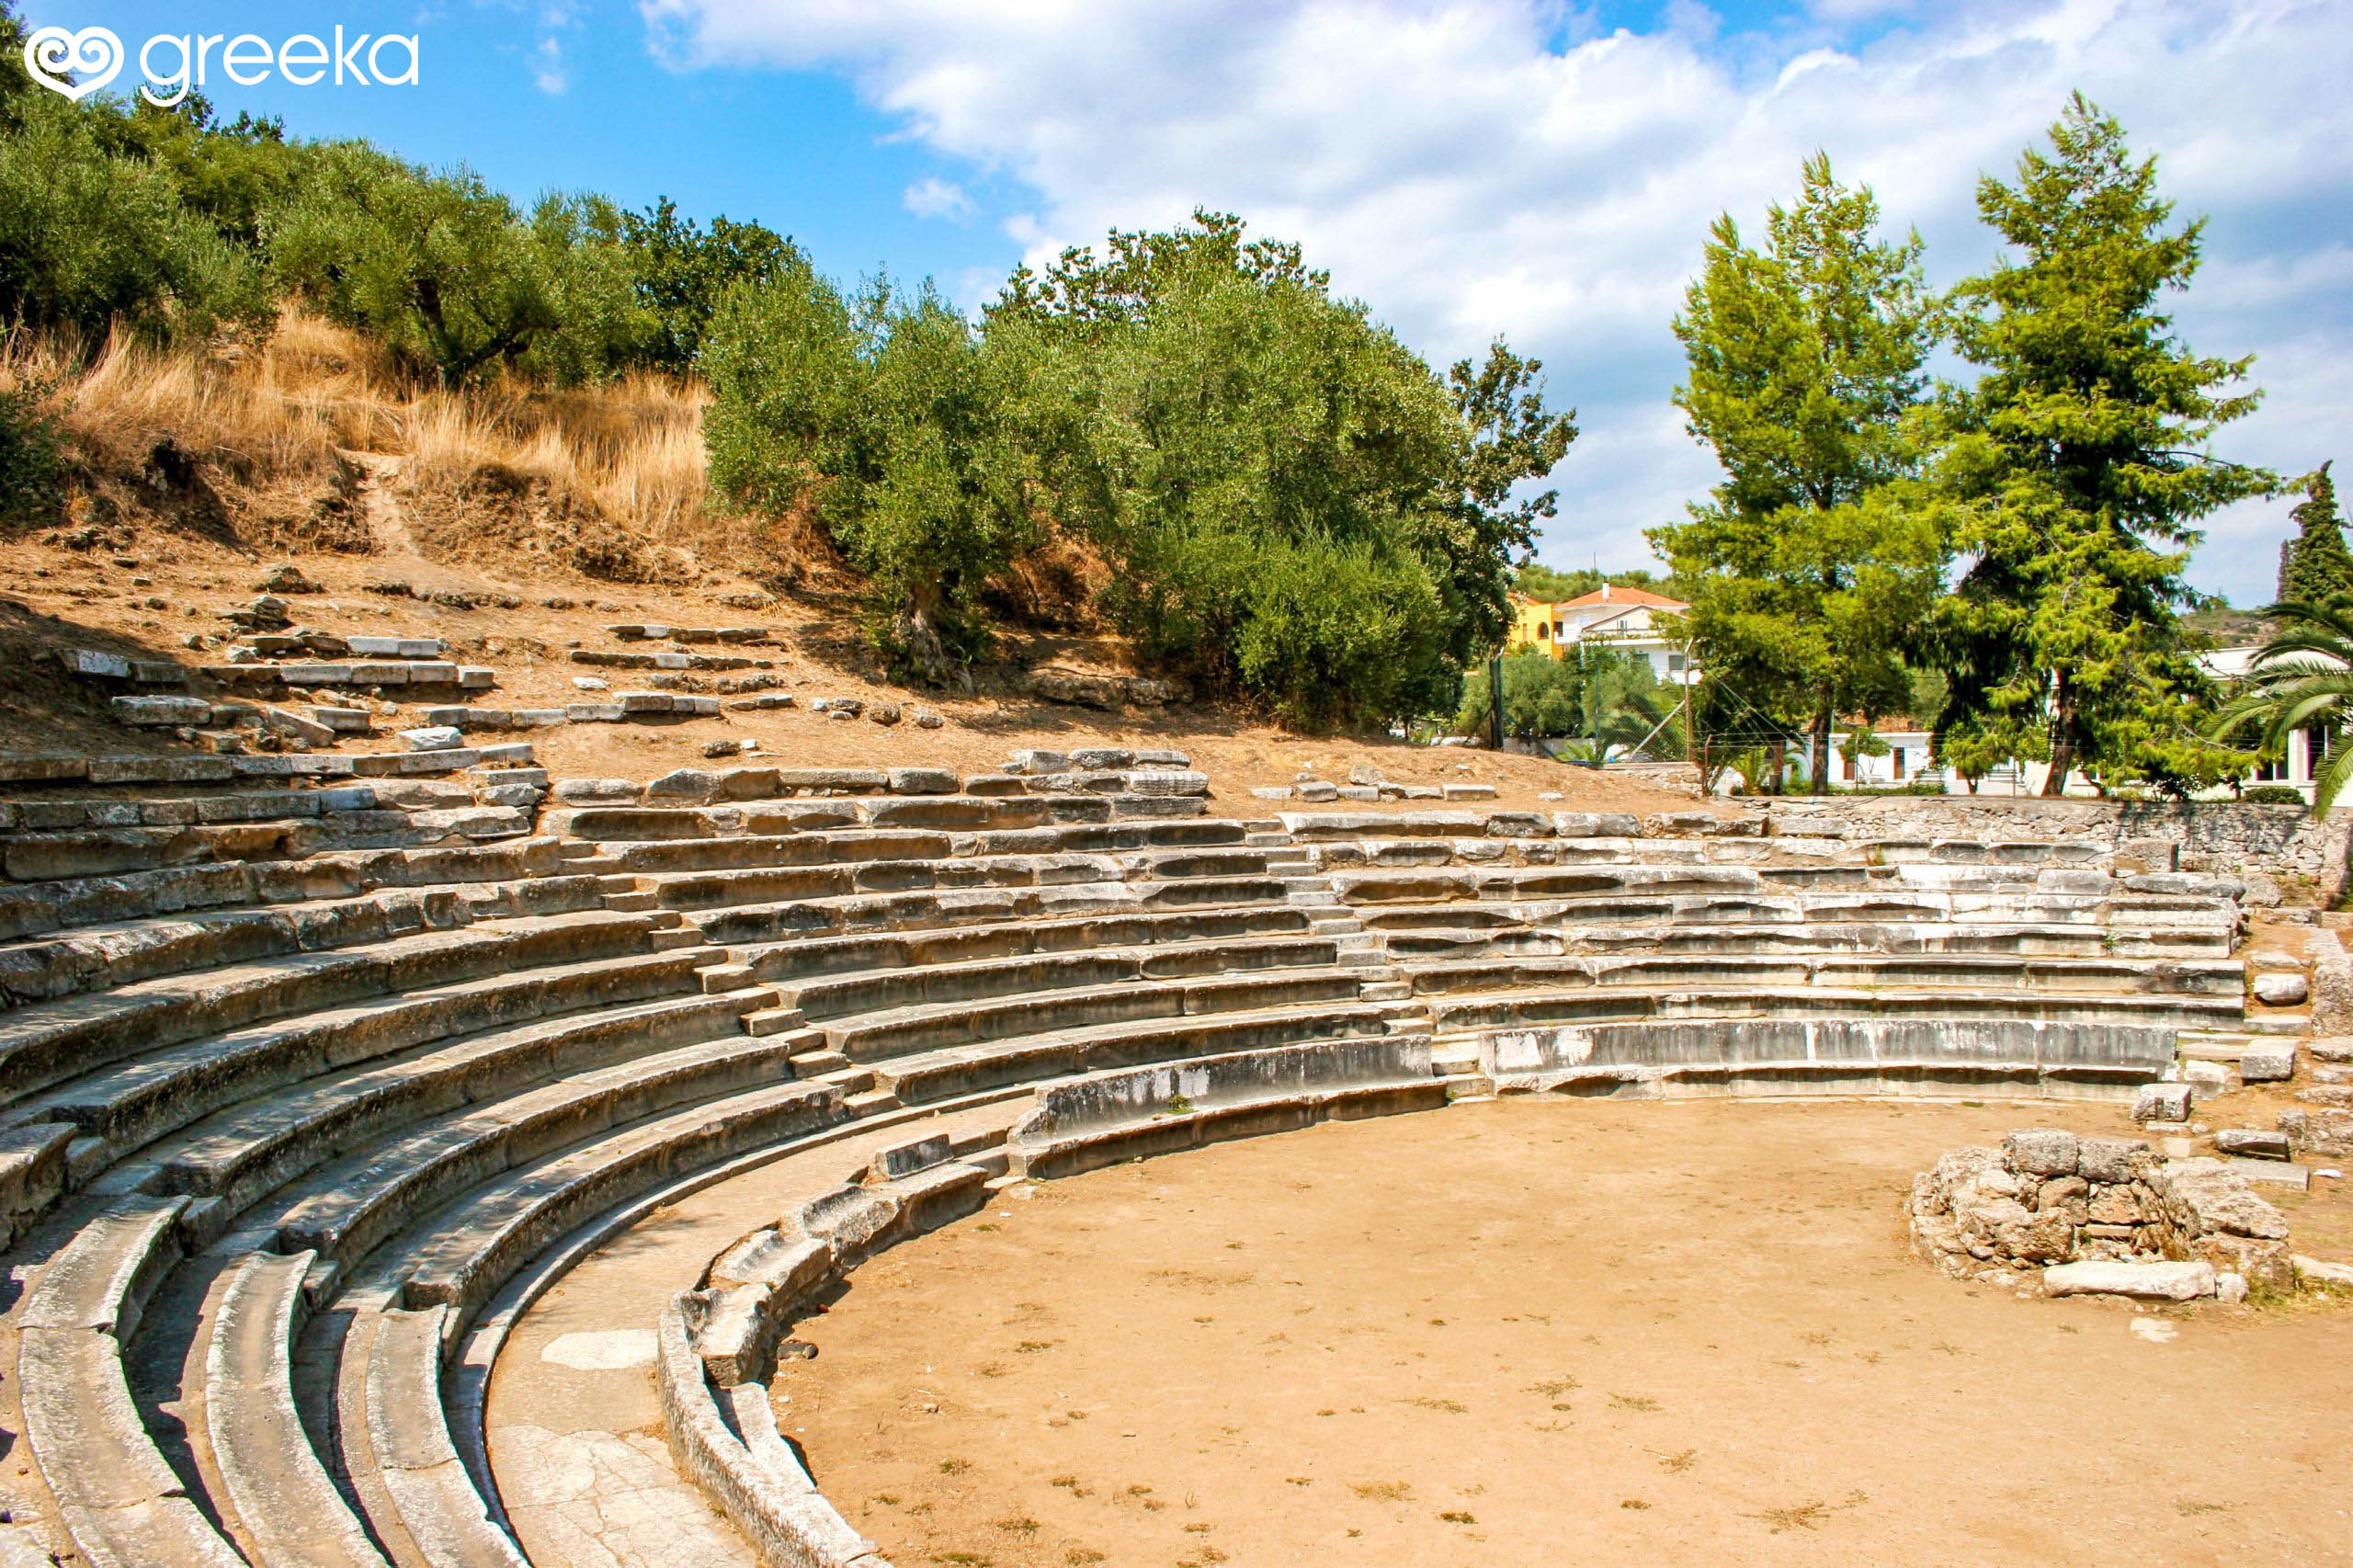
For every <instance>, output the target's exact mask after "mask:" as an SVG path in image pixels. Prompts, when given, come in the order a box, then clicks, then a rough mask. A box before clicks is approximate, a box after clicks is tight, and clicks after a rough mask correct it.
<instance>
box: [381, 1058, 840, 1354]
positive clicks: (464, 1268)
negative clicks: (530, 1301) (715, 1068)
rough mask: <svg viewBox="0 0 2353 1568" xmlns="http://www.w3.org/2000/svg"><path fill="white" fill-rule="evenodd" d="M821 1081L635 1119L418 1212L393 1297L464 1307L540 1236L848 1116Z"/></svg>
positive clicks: (538, 1244) (527, 1253) (548, 1237)
mask: <svg viewBox="0 0 2353 1568" xmlns="http://www.w3.org/2000/svg"><path fill="white" fill-rule="evenodd" d="M851 1114H852V1113H851V1112H850V1111H849V1110H848V1109H847V1106H846V1103H845V1101H844V1099H843V1096H842V1095H841V1093H840V1091H839V1090H837V1089H835V1087H833V1086H832V1085H825V1084H804V1083H786V1084H773V1083H772V1084H768V1085H764V1086H760V1087H756V1088H747V1089H745V1090H742V1091H739V1092H737V1093H735V1094H733V1095H730V1096H725V1097H722V1098H717V1099H706V1100H700V1101H698V1102H696V1103H695V1104H693V1105H692V1106H691V1107H689V1108H686V1109H683V1110H676V1111H673V1112H670V1113H668V1114H666V1115H663V1116H659V1117H655V1118H653V1119H649V1120H645V1121H642V1122H639V1123H636V1124H634V1125H632V1126H630V1127H628V1128H625V1129H620V1130H617V1131H613V1132H610V1133H608V1134H606V1135H604V1136H602V1137H600V1138H597V1139H596V1140H594V1141H593V1142H585V1143H581V1144H578V1145H576V1146H574V1147H572V1148H570V1149H567V1150H565V1151H563V1153H557V1154H554V1155H551V1156H549V1157H547V1158H544V1159H541V1160H540V1161H539V1162H537V1163H536V1164H532V1165H521V1166H518V1167H514V1168H510V1170H509V1171H507V1172H506V1173H505V1174H503V1175H501V1176H496V1177H494V1178H493V1179H492V1180H490V1181H489V1182H487V1183H485V1184H484V1185H483V1186H481V1187H477V1188H476V1189H475V1190H474V1191H472V1193H470V1194H468V1195H467V1196H466V1197H464V1198H462V1199H460V1200H459V1201H457V1202H456V1203H454V1204H452V1205H450V1206H449V1207H447V1208H445V1209H442V1210H438V1211H436V1212H433V1213H431V1214H429V1215H425V1216H415V1217H413V1218H415V1219H416V1220H417V1222H416V1223H415V1224H414V1225H413V1226H412V1227H411V1228H410V1230H409V1232H408V1233H407V1234H406V1235H404V1237H403V1238H402V1241H401V1244H400V1246H399V1248H398V1249H397V1251H396V1253H395V1254H394V1255H393V1256H397V1257H399V1258H400V1259H401V1260H402V1272H403V1273H404V1275H405V1278H404V1281H403V1285H402V1289H401V1301H402V1303H403V1304H404V1305H405V1306H407V1307H410V1308H412V1309H414V1308H420V1307H427V1306H434V1305H448V1306H451V1307H454V1308H456V1309H458V1311H459V1312H460V1313H465V1312H471V1311H472V1309H474V1308H475V1307H478V1306H479V1305H480V1304H481V1303H482V1301H483V1300H485V1299H486V1298H487V1296H488V1295H489V1293H490V1292H491V1291H492V1290H495V1289H496V1288H497V1287H498V1286H499V1285H501V1284H503V1283H504V1282H505V1281H506V1278H507V1277H508V1276H509V1275H511V1274H512V1273H513V1272H514V1271H515V1269H516V1268H517V1267H520V1266H521V1265H522V1264H523V1263H524V1262H526V1261H528V1260H529V1258H530V1257H531V1256H533V1255H535V1254H537V1253H538V1252H539V1251H540V1249H541V1248H542V1247H544V1246H545V1245H546V1244H548V1243H549V1242H551V1241H552V1240H554V1239H555V1238H556V1237H557V1236H560V1235H562V1234H563V1233H565V1232H567V1231H569V1230H571V1229H572V1228H573V1227H574V1226H575V1225H577V1224H579V1223H581V1222H582V1221H585V1220H586V1219H588V1218H590V1217H592V1216H593V1215H595V1214H597V1213H599V1212H602V1211H604V1210H608V1209H611V1208H613V1207H615V1206H616V1205H617V1204H619V1203H620V1202H623V1201H625V1200H627V1199H629V1198H631V1197H633V1196H635V1195H637V1194H640V1193H643V1192H646V1191H649V1190H651V1189H653V1188H654V1187H658V1186H661V1185H665V1184H666V1183H668V1182H670V1181H673V1180H675V1179H676V1178H677V1177H678V1176H683V1175H685V1174H687V1173H688V1172H690V1171H693V1170H696V1169H699V1168H702V1167H706V1166H710V1165H718V1164H721V1163H722V1162H723V1161H726V1160H728V1159H732V1158H733V1157H734V1156H735V1155H738V1154H741V1153H747V1152H749V1151H751V1150H754V1149H759V1148H766V1147H771V1146H773V1145H776V1144H779V1143H782V1142H788V1141H790V1140H791V1139H793V1138H797V1137H801V1136H805V1135H806V1134H808V1133H811V1132H814V1131H821V1130H823V1129H824V1128H827V1127H831V1126H834V1125H836V1124H837V1123H839V1122H841V1121H843V1120H845V1119H847V1118H848V1117H849V1116H850V1115H851Z"/></svg>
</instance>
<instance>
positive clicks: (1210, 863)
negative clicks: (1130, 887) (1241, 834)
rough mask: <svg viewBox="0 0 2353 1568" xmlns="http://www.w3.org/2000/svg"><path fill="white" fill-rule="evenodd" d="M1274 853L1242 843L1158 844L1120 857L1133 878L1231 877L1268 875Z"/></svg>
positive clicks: (1193, 878) (1180, 879)
mask: <svg viewBox="0 0 2353 1568" xmlns="http://www.w3.org/2000/svg"><path fill="white" fill-rule="evenodd" d="M1275 853H1276V852H1274V851H1270V850H1267V849H1251V848H1244V847H1241V846H1208V847H1197V846H1190V845H1184V846H1154V847H1152V848H1149V849H1132V850H1128V851H1125V852H1123V853H1121V854H1120V856H1119V863H1120V871H1121V873H1122V874H1123V875H1124V876H1126V877H1127V878H1128V880H1130V881H1214V880H1225V881H1232V880H1233V879H1236V878H1242V879H1248V878H1255V877H1263V876H1266V875H1267V874H1268V873H1269V871H1270V870H1271V869H1272V868H1273V866H1274V864H1275Z"/></svg>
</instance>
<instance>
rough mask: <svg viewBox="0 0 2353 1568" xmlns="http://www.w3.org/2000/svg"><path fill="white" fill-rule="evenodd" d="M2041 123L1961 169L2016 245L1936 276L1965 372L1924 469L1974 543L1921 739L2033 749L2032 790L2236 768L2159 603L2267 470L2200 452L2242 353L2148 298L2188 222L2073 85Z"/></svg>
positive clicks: (2166, 273) (2189, 264) (2236, 413)
mask: <svg viewBox="0 0 2353 1568" xmlns="http://www.w3.org/2000/svg"><path fill="white" fill-rule="evenodd" d="M2050 134H2051V149H2050V151H2049V152H2048V153H2045V152H2043V151H2040V150H2039V149H2031V148H2030V149H2029V150H2028V151H2027V152H2026V153H2024V154H2023V155H2022V156H2021V157H2020V158H2019V160H2018V178H2017V183H2016V184H2015V185H2006V184H2004V183H2002V182H2001V181H1999V180H1996V179H1995V178H1992V177H1991V176H1988V177H1987V178H1985V179H1984V180H1983V181H1982V182H1981V183H1980V185H1979V187H1978V198H1977V200H1978V210H1979V212H1980V214H1981V215H1982V216H1983V217H1984V220H1985V222H1987V223H1988V224H1989V225H1991V226H1992V227H1993V228H1994V229H1995V231H1996V232H1998V233H2000V234H2001V236H2002V237H2003V238H2004V239H2005V240H2006V241H2007V242H2008V243H2009V244H2010V245H2011V246H2012V247H2013V250H2014V252H2015V253H2016V254H2015V256H2013V257H2011V258H2007V259H2005V260H2004V261H2003V262H2002V263H2001V264H2000V265H1998V266H1997V267H1995V270H1994V271H1992V272H1991V273H1988V274H1986V275H1985V276H1984V277H1981V278H1972V279H1969V280H1968V281H1965V282H1963V283H1961V285H1959V286H1958V287H1957V288H1956V289H1955V290H1954V291H1953V295H1952V301H1951V302H1952V306H1953V313H1954V331H1955V347H1957V348H1958V349H1959V351H1960V353H1961V358H1964V359H1966V360H1968V361H1969V362H1970V363H1972V364H1973V365H1976V366H1979V367H1981V368H1982V369H1983V371H1984V374H1983V377H1982V379H1981V380H1980V381H1978V382H1977V384H1976V385H1975V386H1974V387H1972V388H1967V389H1962V388H1957V387H1947V388H1945V389H1943V392H1942V411H1941V412H1942V415H1943V417H1944V423H1945V425H1946V429H1947V434H1948V436H1949V446H1948V447H1947V449H1946V451H1945V453H1944V455H1943V458H1942V460H1941V463H1940V468H1939V473H1938V480H1939V485H1940V488H1941V491H1942V493H1943V494H1944V495H1945V497H1946V498H1947V500H1948V501H1949V503H1950V504H1951V505H1952V506H1954V507H1955V508H1956V511H1957V515H1958V517H1959V518H1960V521H1959V525H1958V528H1957V538H1956V540H1955V542H1956V543H1957V544H1958V546H1959V547H1960V549H1961V551H1963V552H1964V553H1965V554H1967V555H1969V556H1971V557H1972V558H1973V561H1972V565H1971V567H1970V569H1969V571H1968V573H1967V574H1966V575H1964V577H1963V578H1962V579H1961V583H1960V584H1959V585H1957V587H1956V588H1955V590H1954V592H1953V593H1952V594H1951V595H1949V597H1947V598H1946V599H1945V600H1944V601H1943V602H1942V603H1941V604H1940V605H1939V606H1938V614H1937V616H1936V619H1935V623H1934V636H1935V642H1936V644H1937V647H1938V652H1939V653H1940V654H1941V658H1940V660H1939V662H1940V663H1941V664H1942V665H1943V666H1944V667H1945V669H1946V671H1947V673H1948V675H1949V679H1950V687H1951V696H1950V700H1949V702H1948V703H1947V704H1946V707H1945V710H1944V712H1943V714H1942V715H1941V716H1940V717H1939V720H1938V731H1937V744H1938V756H1940V757H1941V758H1942V759H1943V760H1944V761H1945V762H1946V763H1947V764H1948V765H1949V766H1951V767H1956V768H1959V769H1961V771H1963V772H1970V771H1972V770H1976V771H1983V769H1984V767H1986V766H1987V765H1988V764H1990V763H1992V762H1996V761H1999V760H2002V759H2003V758H2005V757H2009V756H2016V757H2021V758H2029V757H2031V758H2046V759H2048V761H2049V763H2050V777H2049V779H2048V781H2047V782H2046V784H2045V786H2044V793H2046V794H2052V795H2056V794H2059V793H2061V792H2063V790H2064V789H2065V786H2066V779H2067V776H2068V774H2069V772H2070V771H2072V770H2073V769H2075V768H2078V767H2080V768H2083V769H2085V770H2086V772H2087V773H2089V774H2091V775H2092V776H2093V777H2094V778H2096V779H2097V780H2099V781H2100V782H2101V783H2102V784H2103V785H2105V784H2107V783H2110V782H2117V781H2122V780H2127V779H2146V780H2150V781H2154V782H2155V783H2157V784H2159V785H2160V786H2161V787H2165V788H2167V789H2181V788H2184V787H2187V786H2188V785H2189V784H2192V783H2195V782H2198V781H2201V780H2206V779H2211V778H2219V777H2222V776H2223V775H2224V774H2226V773H2227V772H2229V771H2230V770H2231V768H2232V767H2233V765H2234V764H2233V759H2232V757H2231V756H2230V755H2229V754H2228V753H2226V752H2225V751H2223V750H2222V749H2221V748H2219V747H2217V746H2216V745H2215V744H2212V743H2211V742H2209V741H2207V740H2205V739H2204V738H2203V737H2202V736H2201V735H2200V733H2199V732H2200V728H2201V727H2202V723H2203V722H2204V720H2205V718H2206V717H2207V710H2208V706H2209V704H2210V701H2211V689H2210V683H2209V682H2208V681H2207V679H2206V677H2205V676H2204V675H2203V673H2202V672H2201V671H2200V669H2199V667H2198V665H2197V662H2196V659H2195V658H2194V657H2193V655H2192V650H2191V647H2190V642H2189V639H2188V636H2187V634H2186V633H2185V632H2184V631H2183V629H2182V627H2181V625H2180V623H2179V620H2178V619H2177V614H2176V611H2177V608H2180V607H2183V606H2186V605H2188V604H2189V603H2190V602H2191V593H2190V589H2189V585H2188V583H2187V582H2186V581H2185V580H2184V578H2183V575H2182V570H2183V567H2184V565H2185V564H2186V563H2187V562H2188V552H2189V549H2190V547H2191V546H2192V545H2194V544H2195V543H2196V542H2197V541H2198V540H2199V538H2200V535H2199V534H2198V532H2197V531H2196V530H2195V528H2192V527H2191V525H2192V524H2193V523H2194V522H2195V521H2196V519H2198V518H2200V517H2203V516H2205V515H2206V514H2207V513H2209V512H2211V511H2212V510H2214V509H2215V508H2216V507H2218V506H2223V505H2225V504H2227V503H2229V502H2232V501H2235V500H2239V499H2241V498H2243V497H2245V496H2249V495H2256V494H2266V493H2268V492H2269V491H2270V490H2271V489H2272V488H2274V487H2275V486H2276V484H2277V483H2278V481H2277V480H2276V478H2275V477H2274V476H2273V475H2271V474H2269V473H2268V472H2263V471H2261V470H2257V469H2250V468H2245V467H2242V466H2240V465H2237V464H2234V463H2229V462H2224V461H2222V460H2217V459H2215V458H2213V457H2212V456H2211V453H2210V452H2209V451H2208V450H2207V447H2208V444H2209V442H2210V441H2211V437H2212V436H2213V434H2214V432H2215V431H2216V430H2217V429H2219V428H2220V427H2221V426H2223V425H2225V424H2227V423H2229V422H2230V421H2232V420H2234V419H2237V418H2239V417H2241V416H2242V415H2245V414H2247V413H2248V412H2250V411H2251V410H2252V409H2253V408H2254V407H2255V404H2256V399H2257V398H2258V397H2259V396H2260V393H2258V392H2253V391H2245V392H2239V391H2234V390H2233V389H2234V388H2235V387H2236V386H2237V385H2238V383H2240V382H2241V381H2243V380H2244V379H2245V375H2246V372H2247V369H2248V367H2249V366H2250V365H2251V364H2252V363H2253V357H2252V356H2249V357H2247V358H2239V359H2217V358H2203V357H2200V356H2198V355H2196V354H2193V353H2191V352H2190V350H2189V349H2188V347H2186V346H2185V345H2183V344H2182V343H2181V342H2180V340H2179V339H2178V338H2177V337H2175V336H2174V335H2173V333H2172V319H2171V317H2170V316H2168V315H2167V314H2165V312H2164V311H2163V310H2161V309H2160V306H2159V300H2160V296H2161V295H2162V294H2164V293H2165V292H2167V291H2169V290H2179V289H2183V288H2186V287H2187V286H2188V282H2189V280H2190V278H2191V277H2192V276H2193V275H2194V274H2195V273H2196V272H2197V270H2198V264H2199V252H2200V229H2201V228H2202V226H2203V225H2202V221H2200V222H2189V223H2187V224H2184V225H2181V226H2179V227H2173V226H2172V225H2171V222H2170V221H2171V215H2172V210H2173V207H2172V203H2170V202H2168V201H2165V200H2164V199H2160V198H2159V196H2158V195H2157V193H2156V163H2155V160H2154V159H2148V160H2143V161H2137V162H2136V161H2135V160H2134V159H2133V158H2132V156H2131V152H2130V149H2129V148H2128V147H2127V146H2126V144H2125V139H2124V131H2123V129H2122V127H2120V125H2119V124H2118V123H2117V122H2116V120H2115V119H2112V118H2110V117H2109V116H2108V115H2106V114H2104V113H2102V112H2101V111H2100V110H2099V109H2098V108H2096V107H2095V106H2094V105H2092V104H2091V103H2090V102H2088V101H2087V100H2086V98H2085V97H2083V95H2081V94H2080V93H2079V94H2077V95H2075V97H2074V98H2073V100H2072V101H2071V102H2070V103H2069V105H2068V108H2067V110H2066V112H2065V114H2064V115H2063V116H2062V117H2061V119H2059V121H2058V122H2057V123H2056V124H2055V125H2053V126H2052V128H2051V133H2050Z"/></svg>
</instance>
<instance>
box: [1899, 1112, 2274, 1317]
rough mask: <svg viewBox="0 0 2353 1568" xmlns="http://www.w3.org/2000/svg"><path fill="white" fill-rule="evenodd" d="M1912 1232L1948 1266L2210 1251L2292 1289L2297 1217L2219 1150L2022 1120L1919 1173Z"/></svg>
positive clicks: (2262, 1281) (2248, 1275) (2174, 1257)
mask: <svg viewBox="0 0 2353 1568" xmlns="http://www.w3.org/2000/svg"><path fill="white" fill-rule="evenodd" d="M1910 1214H1911V1222H1912V1235H1913V1239H1914V1241H1915V1244H1917V1245H1918V1247H1919V1248H1920V1251H1921V1252H1922V1254H1923V1255H1924V1256H1927V1257H1928V1258H1929V1259H1930V1261H1932V1262H1934V1263H1936V1264H1937V1265H1938V1267H1942V1268H1943V1269H1945V1270H1946V1271H1947V1272H1948V1273H1950V1274H1954V1275H1959V1276H1962V1277H1975V1278H2001V1277H2002V1275H2003V1273H2004V1271H2005V1270H2017V1269H2029V1268H2047V1267H2053V1266H2057V1265H2063V1264H2071V1263H2082V1262H2116V1263H2121V1262H2134V1261H2149V1262H2154V1261H2159V1260H2164V1261H2170V1262H2177V1263H2179V1262H2189V1263H2203V1264H2206V1265H2208V1266H2209V1267H2211V1269H2214V1270H2217V1271H2223V1272H2226V1273H2229V1274H2235V1275H2237V1276H2238V1277H2239V1278H2241V1279H2243V1280H2245V1281H2246V1282H2247V1283H2249V1284H2258V1285H2262V1286H2266V1287H2268V1288H2271V1289H2275V1290H2287V1289H2291V1288H2292V1287H2293V1286H2294V1283H2295V1272H2294V1268H2293V1267H2292V1266H2291V1264H2290V1254H2289V1250H2288V1240H2287V1237H2288V1224H2287V1221H2286V1220H2284V1219H2283V1218H2282V1217H2281V1216H2280V1213H2279V1210H2277V1209H2274V1208H2273V1207H2272V1206H2271V1205H2270V1204H2268V1203H2267V1202H2265V1201H2264V1200H2263V1199H2262V1198H2260V1197H2259V1196H2257V1195H2256V1191H2255V1189H2254V1188H2253V1187H2251V1186H2249V1185H2248V1183H2247V1180H2246V1178H2245V1176H2240V1175H2239V1174H2238V1173H2237V1172H2236V1171H2234V1170H2233V1169H2231V1168H2230V1166H2228V1165H2225V1164H2223V1163H2222V1161H2220V1160H2211V1159H2188V1160H2167V1159H2163V1158H2160V1157H2159V1156H2158V1155H2157V1153H2155V1151H2154V1150H2153V1149H2151V1148H2150V1146H2149V1145H2148V1144H2147V1143H2145V1142H2142V1141H2140V1140H2138V1139H2124V1138H2079V1137H2077V1136H2076V1135H2075V1134H2074V1133H2072V1132H2066V1131H2060V1130H2058V1129H2055V1128H2038V1129H2034V1130H2030V1131H2021V1132H2013V1133H2011V1134H2010V1135H2009V1137H2007V1138H2006V1139H2005V1140H2004V1141H2003V1143H2002V1146H2001V1147H2000V1148H1998V1149H1990V1148H1980V1147H1972V1148H1963V1149H1955V1150H1953V1151H1952V1152H1950V1153H1948V1154H1946V1155H1945V1156H1944V1157H1943V1158H1942V1159H1939V1160H1938V1162H1937V1163H1936V1165H1935V1166H1934V1167H1933V1168H1932V1169H1930V1170H1927V1171H1925V1172H1923V1173H1922V1174H1921V1175H1919V1176H1915V1177H1914V1178H1913V1182H1912V1197H1911V1202H1910Z"/></svg>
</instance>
